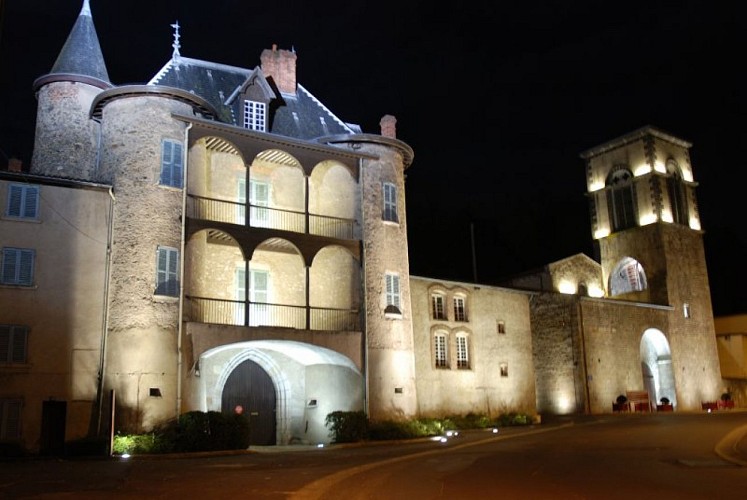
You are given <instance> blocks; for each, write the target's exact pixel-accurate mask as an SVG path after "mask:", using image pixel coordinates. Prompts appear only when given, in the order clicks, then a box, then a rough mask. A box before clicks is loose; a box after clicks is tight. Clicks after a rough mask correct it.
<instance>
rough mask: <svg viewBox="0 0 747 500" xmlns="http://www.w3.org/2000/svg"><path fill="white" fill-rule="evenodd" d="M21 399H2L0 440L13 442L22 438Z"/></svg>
mask: <svg viewBox="0 0 747 500" xmlns="http://www.w3.org/2000/svg"><path fill="white" fill-rule="evenodd" d="M22 407H23V400H21V399H20V398H0V440H13V439H18V438H20V437H21V409H22Z"/></svg>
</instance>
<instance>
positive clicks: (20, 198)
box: [5, 184, 39, 219]
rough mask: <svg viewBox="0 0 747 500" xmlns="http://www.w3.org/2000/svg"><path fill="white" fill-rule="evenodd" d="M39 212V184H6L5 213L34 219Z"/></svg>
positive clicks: (20, 217)
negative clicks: (6, 202)
mask: <svg viewBox="0 0 747 500" xmlns="http://www.w3.org/2000/svg"><path fill="white" fill-rule="evenodd" d="M38 213H39V186H32V185H30V184H9V185H8V206H7V207H6V210H5V215H7V216H8V217H18V218H19V219H36V218H37V217H38Z"/></svg>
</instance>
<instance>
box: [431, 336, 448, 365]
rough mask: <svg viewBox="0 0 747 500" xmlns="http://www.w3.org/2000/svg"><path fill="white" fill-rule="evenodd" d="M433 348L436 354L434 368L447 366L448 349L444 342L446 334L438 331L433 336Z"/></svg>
mask: <svg viewBox="0 0 747 500" xmlns="http://www.w3.org/2000/svg"><path fill="white" fill-rule="evenodd" d="M433 342H434V344H433V350H434V353H435V356H436V368H448V367H449V351H448V348H447V344H446V335H444V334H442V333H440V334H437V335H436V336H435V337H433Z"/></svg>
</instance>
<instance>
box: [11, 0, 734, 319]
mask: <svg viewBox="0 0 747 500" xmlns="http://www.w3.org/2000/svg"><path fill="white" fill-rule="evenodd" d="M0 1H2V2H3V19H2V32H1V33H0V35H1V42H0V43H1V44H2V45H0V100H1V102H0V105H1V107H0V110H2V116H1V117H0V150H2V152H3V153H4V155H5V156H15V157H20V158H21V159H22V160H23V161H24V163H25V164H28V163H29V161H30V158H31V151H32V147H33V127H34V121H35V113H36V101H35V99H34V96H33V94H32V83H33V81H34V79H35V78H37V77H38V76H41V75H43V74H45V73H48V72H49V71H50V70H51V68H52V65H53V64H54V61H55V59H56V57H57V54H58V53H59V51H60V49H61V48H62V45H63V44H64V42H65V39H66V37H67V35H68V33H69V32H70V29H71V28H72V25H73V23H74V22H75V19H76V17H77V15H78V13H79V11H80V7H81V5H82V1H81V0H0ZM737 5H738V2H736V1H731V0H728V1H722V2H713V1H694V0H693V1H680V2H652V1H646V2H643V1H641V2H639V1H631V2H602V1H593V2H591V1H568V0H564V1H550V0H546V1H523V2H448V3H447V5H440V6H439V5H438V4H437V3H436V2H433V1H428V2H420V1H412V2H408V1H406V0H400V1H399V2H390V1H388V0H383V1H379V2H359V1H354V0H348V1H337V0H329V1H324V2H302V1H296V2H284V1H274V2H248V1H246V0H212V1H210V2H207V1H204V0H203V1H196V0H194V1H193V0H158V1H154V0H149V1H143V0H127V1H112V0H106V1H105V0H91V10H92V12H93V19H94V23H95V25H96V29H97V31H98V35H99V40H100V42H101V47H102V50H103V53H104V58H105V60H106V64H107V68H108V71H109V77H110V79H111V81H112V82H113V83H115V84H120V85H121V84H126V83H144V82H146V81H147V80H149V79H150V78H151V77H152V76H153V75H154V74H155V73H156V72H157V71H158V70H159V69H160V68H161V67H162V66H163V65H164V64H165V63H166V62H167V61H168V59H169V58H170V57H171V52H172V47H171V44H172V40H173V37H172V33H173V31H172V28H171V27H170V24H172V23H174V22H175V21H177V20H178V21H179V24H180V25H181V40H180V42H181V54H182V55H183V56H185V57H191V58H196V59H204V60H208V61H213V62H218V63H224V64H229V65H234V66H241V67H246V68H252V67H255V66H257V65H259V55H260V53H261V51H262V50H263V49H265V48H270V47H271V46H272V44H273V43H275V44H277V45H278V46H279V47H280V48H283V49H295V51H296V52H297V54H298V69H297V75H298V81H299V83H300V84H301V85H303V86H304V87H305V88H306V89H307V90H309V91H310V92H311V93H312V94H313V95H314V96H316V97H317V98H318V99H319V100H320V101H321V102H322V103H324V104H325V105H326V106H327V107H328V108H329V109H330V110H332V112H333V113H335V114H336V115H337V116H338V117H339V118H340V119H342V120H343V121H346V122H349V123H357V124H359V125H361V126H362V127H363V131H364V132H369V133H379V120H380V118H381V117H382V116H383V115H385V114H391V115H394V116H396V117H397V135H398V138H399V139H401V140H403V141H405V142H406V143H408V144H409V145H410V146H412V148H413V149H414V151H415V161H414V163H413V165H412V166H411V167H410V169H409V170H408V171H407V182H406V185H407V191H406V196H407V200H406V201H407V209H408V214H407V218H408V231H409V241H410V266H411V269H410V270H411V273H412V274H415V275H419V276H428V277H436V278H444V279H456V280H464V281H473V279H474V275H475V270H476V274H477V281H478V282H481V283H494V282H496V281H497V280H499V279H500V278H502V277H506V276H508V275H511V274H514V273H516V272H521V271H526V270H530V269H533V268H537V267H540V266H542V265H544V264H546V263H548V262H552V261H555V260H559V259H562V258H565V257H568V256H570V255H573V254H576V253H579V252H583V253H586V254H587V255H590V256H592V257H594V256H595V253H594V252H595V250H594V246H593V244H592V240H591V234H590V226H589V209H588V204H587V200H586V197H585V195H584V193H585V171H584V164H583V161H582V160H581V159H580V158H579V153H581V152H582V151H584V150H586V149H589V148H591V147H593V146H596V145H598V144H601V143H603V142H606V141H608V140H611V139H613V138H616V137H618V136H620V135H623V134H626V133H628V132H631V131H633V130H635V129H637V128H640V127H642V126H644V125H653V126H655V127H658V128H660V129H662V130H664V131H667V132H669V133H671V134H673V135H675V136H677V137H680V138H682V139H685V140H687V141H690V142H692V143H693V147H692V149H691V150H690V151H691V160H692V163H693V169H694V174H695V180H696V181H697V182H698V183H699V184H700V187H699V188H698V191H697V193H698V201H699V208H700V213H701V219H702V225H703V228H704V229H705V236H704V238H705V244H706V257H707V261H708V267H709V276H710V281H711V292H712V297H713V304H714V312H715V313H716V314H732V313H740V312H741V313H747V293H745V292H744V288H743V286H742V283H745V282H747V271H745V268H744V266H742V265H741V264H739V262H741V260H742V258H743V257H744V256H745V255H747V231H746V230H745V229H746V226H747V224H745V222H744V220H743V219H742V218H741V217H740V216H742V215H743V214H744V213H745V208H744V206H743V204H741V203H740V204H737V202H736V201H734V200H735V199H736V198H738V197H739V198H744V195H743V193H742V189H741V188H742V187H743V186H744V184H745V181H746V180H747V174H745V158H747V152H746V151H745V144H747V133H746V128H745V125H744V118H745V100H744V97H743V94H742V93H741V90H742V88H739V89H738V87H737V85H738V82H739V83H740V84H741V86H742V87H744V83H745V78H744V77H745V69H744V67H745V62H744V61H745V57H744V50H745V47H746V45H745V43H744V40H743V38H742V37H740V38H739V40H738V37H737V32H739V33H740V34H742V33H745V22H744V20H743V19H744V18H743V17H740V16H739V15H738V14H739V12H738V11H737ZM738 42H739V43H738ZM4 163H5V157H3V155H0V164H4ZM740 201H741V200H740ZM472 241H474V247H473V245H472V244H471V242H472ZM473 248H474V252H473ZM473 253H474V256H475V259H474V260H473ZM473 264H474V265H473Z"/></svg>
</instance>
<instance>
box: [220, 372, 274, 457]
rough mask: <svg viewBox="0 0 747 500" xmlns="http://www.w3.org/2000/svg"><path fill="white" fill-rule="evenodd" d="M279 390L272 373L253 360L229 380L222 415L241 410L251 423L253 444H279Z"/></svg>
mask: <svg viewBox="0 0 747 500" xmlns="http://www.w3.org/2000/svg"><path fill="white" fill-rule="evenodd" d="M276 404H277V402H276V396H275V386H274V384H273V383H272V379H271V378H270V376H269V375H268V373H267V372H266V371H265V370H264V369H263V368H262V367H261V366H259V365H258V364H257V363H255V362H254V361H252V360H251V359H247V360H245V361H242V362H241V363H240V364H239V365H238V366H237V367H236V368H235V369H234V370H233V371H232V372H231V374H230V375H229V376H228V379H227V380H226V384H225V386H224V387H223V393H222V395H221V412H223V413H229V414H233V413H235V412H236V410H237V408H240V411H241V412H242V413H243V414H244V415H246V416H247V418H248V419H249V444H250V445H254V446H270V445H274V444H276V415H275V414H276Z"/></svg>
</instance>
